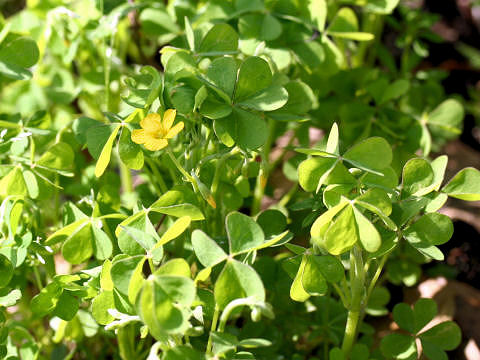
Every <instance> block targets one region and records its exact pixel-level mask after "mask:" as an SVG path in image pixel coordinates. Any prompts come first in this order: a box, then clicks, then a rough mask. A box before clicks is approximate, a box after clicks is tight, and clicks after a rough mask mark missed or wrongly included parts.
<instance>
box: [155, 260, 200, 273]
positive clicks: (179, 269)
mask: <svg viewBox="0 0 480 360" xmlns="http://www.w3.org/2000/svg"><path fill="white" fill-rule="evenodd" d="M155 275H178V276H183V277H187V278H191V277H192V272H191V270H190V265H189V264H188V262H187V261H186V260H185V259H182V258H178V259H172V260H169V261H167V262H166V263H164V264H162V266H160V267H159V268H158V269H157V270H156V271H155Z"/></svg>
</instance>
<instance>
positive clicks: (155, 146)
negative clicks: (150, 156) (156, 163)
mask: <svg viewBox="0 0 480 360" xmlns="http://www.w3.org/2000/svg"><path fill="white" fill-rule="evenodd" d="M167 145H168V141H167V140H165V139H155V138H152V137H149V138H148V140H147V141H146V142H145V148H146V149H147V150H150V151H158V150H161V149H163V148H164V147H166V146H167Z"/></svg>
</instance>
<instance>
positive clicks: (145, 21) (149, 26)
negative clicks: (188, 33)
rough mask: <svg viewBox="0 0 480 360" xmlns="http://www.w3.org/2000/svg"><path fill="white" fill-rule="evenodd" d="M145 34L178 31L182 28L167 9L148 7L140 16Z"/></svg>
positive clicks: (155, 34)
mask: <svg viewBox="0 0 480 360" xmlns="http://www.w3.org/2000/svg"><path fill="white" fill-rule="evenodd" d="M138 20H139V23H140V24H141V26H142V30H143V31H144V32H145V34H148V35H153V36H159V35H161V34H165V33H178V32H179V31H180V28H179V27H178V25H177V24H176V23H175V21H173V19H172V18H171V17H170V15H169V14H168V12H167V11H166V10H165V9H161V8H151V7H148V8H146V9H145V10H143V11H142V12H141V14H140V17H139V19H138Z"/></svg>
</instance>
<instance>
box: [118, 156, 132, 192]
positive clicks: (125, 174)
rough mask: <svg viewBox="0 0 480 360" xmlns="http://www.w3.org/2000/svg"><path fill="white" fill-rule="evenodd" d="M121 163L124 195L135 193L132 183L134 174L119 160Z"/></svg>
mask: <svg viewBox="0 0 480 360" xmlns="http://www.w3.org/2000/svg"><path fill="white" fill-rule="evenodd" d="M119 163H120V180H121V183H122V189H123V192H124V193H131V192H133V182H132V173H131V172H130V169H129V168H128V166H127V165H125V164H124V163H123V161H122V160H120V159H119Z"/></svg>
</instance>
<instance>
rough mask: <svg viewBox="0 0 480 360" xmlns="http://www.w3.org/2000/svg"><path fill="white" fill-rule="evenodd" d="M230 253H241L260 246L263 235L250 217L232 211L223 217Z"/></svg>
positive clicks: (263, 238)
mask: <svg viewBox="0 0 480 360" xmlns="http://www.w3.org/2000/svg"><path fill="white" fill-rule="evenodd" d="M225 223H226V229H227V236H228V244H229V248H230V254H241V253H245V252H248V251H251V250H252V249H254V248H255V247H257V246H260V245H261V244H262V243H263V242H264V240H265V235H264V234H263V230H262V228H261V227H260V225H258V224H257V223H256V222H255V221H254V220H253V219H252V218H250V217H249V216H247V215H244V214H241V213H239V212H232V213H230V214H228V215H227V217H226V219H225Z"/></svg>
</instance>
